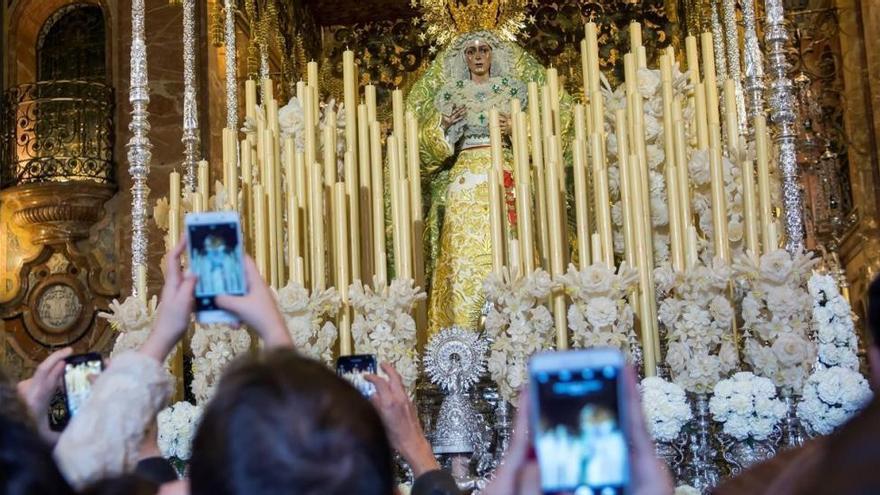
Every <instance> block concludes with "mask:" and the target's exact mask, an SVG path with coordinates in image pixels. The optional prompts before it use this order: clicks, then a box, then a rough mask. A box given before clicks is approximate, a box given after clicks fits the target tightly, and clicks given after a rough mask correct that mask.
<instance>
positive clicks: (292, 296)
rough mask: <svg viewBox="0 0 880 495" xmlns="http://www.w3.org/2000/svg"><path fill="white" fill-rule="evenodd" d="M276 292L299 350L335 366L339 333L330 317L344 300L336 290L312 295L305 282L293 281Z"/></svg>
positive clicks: (277, 300)
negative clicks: (334, 359) (334, 348)
mask: <svg viewBox="0 0 880 495" xmlns="http://www.w3.org/2000/svg"><path fill="white" fill-rule="evenodd" d="M272 294H273V295H274V296H275V301H276V302H277V303H278V309H279V310H280V311H281V315H282V316H284V322H285V324H286V325H287V331H288V333H290V338H291V339H292V340H293V344H294V346H295V347H296V349H297V350H298V351H299V352H301V353H303V354H305V355H306V356H309V357H311V358H314V359H318V360H321V361H323V362H324V363H325V364H327V366H331V365H332V364H333V346H334V344H336V338H337V335H338V333H337V331H336V325H334V324H333V321H331V319H330V318H331V317H333V316H335V315H336V314H337V313H338V312H339V308H340V305H341V303H342V301H341V300H340V298H339V293H338V292H337V291H336V289H335V288H330V289H326V290H323V291H320V292H313V293H312V294H311V295H310V294H309V291H308V290H307V289H305V288H304V287H303V286H302V285H301V284H298V283H296V282H293V281H291V282H290V283H288V284H287V285H286V286H284V287H282V288H281V289H279V290H278V291H276V290H274V289H273V290H272Z"/></svg>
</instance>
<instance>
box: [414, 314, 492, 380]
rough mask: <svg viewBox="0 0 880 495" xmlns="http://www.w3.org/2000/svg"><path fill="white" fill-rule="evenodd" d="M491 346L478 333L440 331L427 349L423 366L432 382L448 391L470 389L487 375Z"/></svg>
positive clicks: (458, 330) (450, 329) (455, 330)
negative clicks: (487, 359) (487, 358)
mask: <svg viewBox="0 0 880 495" xmlns="http://www.w3.org/2000/svg"><path fill="white" fill-rule="evenodd" d="M488 349H489V343H488V342H487V341H486V340H485V339H483V338H481V337H480V336H479V335H478V334H477V333H476V332H473V331H470V330H464V329H462V328H459V327H451V328H445V329H443V330H441V331H440V332H439V333H437V335H435V336H434V338H432V339H431V341H430V342H428V345H427V346H425V355H424V358H423V363H424V365H425V373H427V375H428V377H430V379H431V381H432V382H434V383H435V384H436V385H437V386H439V387H440V388H442V389H443V390H445V391H451V390H453V389H455V388H456V387H460V388H462V389H465V390H467V389H469V388H470V387H472V386H473V385H475V384H476V383H477V382H478V381H479V380H480V376H481V375H482V374H483V372H485V371H486V362H485V355H486V351H487V350H488Z"/></svg>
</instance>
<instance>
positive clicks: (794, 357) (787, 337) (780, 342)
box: [772, 333, 811, 367]
mask: <svg viewBox="0 0 880 495" xmlns="http://www.w3.org/2000/svg"><path fill="white" fill-rule="evenodd" d="M772 349H773V354H774V355H775V356H776V359H778V360H779V364H781V365H782V366H784V367H793V366H799V365H801V364H804V362H805V361H807V360H809V359H810V354H811V353H810V345H809V343H808V342H807V341H806V340H805V339H803V338H802V337H799V336H797V335H794V334H790V333H785V334H782V335H780V336H779V337H777V338H776V342H774V343H773V346H772Z"/></svg>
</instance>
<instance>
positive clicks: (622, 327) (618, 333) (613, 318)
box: [557, 262, 638, 354]
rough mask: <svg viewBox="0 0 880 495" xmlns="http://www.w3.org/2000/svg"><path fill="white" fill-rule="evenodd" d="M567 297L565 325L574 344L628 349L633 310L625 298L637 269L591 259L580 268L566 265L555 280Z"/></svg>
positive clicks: (635, 279)
mask: <svg viewBox="0 0 880 495" xmlns="http://www.w3.org/2000/svg"><path fill="white" fill-rule="evenodd" d="M557 281H558V282H559V283H561V284H562V285H563V286H564V287H565V291H566V293H568V295H569V297H570V298H571V301H572V303H571V305H570V306H569V307H568V328H569V329H571V331H572V340H573V342H574V343H575V345H576V346H579V347H583V348H590V347H616V348H617V349H620V350H621V351H623V352H625V353H627V354H629V353H630V348H629V345H630V340H629V339H630V337H631V334H632V332H633V310H632V307H630V305H629V303H628V302H627V301H626V296H627V294H628V293H629V291H630V290H631V289H632V288H633V287H634V286H635V284H636V282H637V281H638V272H636V271H635V270H633V269H632V268H630V267H629V266H627V265H626V263H625V262H624V263H622V264H621V265H620V267H619V268H618V270H617V273H615V272H614V270H613V269H611V268H609V267H608V265H606V264H605V263H601V262H598V263H593V264H592V265H591V266H588V267H587V268H585V269H583V270H578V269H576V268H575V267H574V265H569V267H568V272H567V273H566V274H565V275H563V276H562V277H559V279H558V280H557Z"/></svg>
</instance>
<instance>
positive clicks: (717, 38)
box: [709, 0, 727, 88]
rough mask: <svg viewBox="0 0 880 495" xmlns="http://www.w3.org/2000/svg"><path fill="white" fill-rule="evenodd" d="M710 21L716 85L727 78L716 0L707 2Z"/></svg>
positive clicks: (722, 36)
mask: <svg viewBox="0 0 880 495" xmlns="http://www.w3.org/2000/svg"><path fill="white" fill-rule="evenodd" d="M709 10H711V11H712V12H711V22H712V45H713V49H714V51H715V76H716V77H715V81H716V83H717V84H718V87H719V88H720V87H721V86H723V85H724V81H726V80H727V51H726V50H725V48H724V29H723V28H722V27H721V18H720V17H719V15H718V0H714V1H711V2H709Z"/></svg>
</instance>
